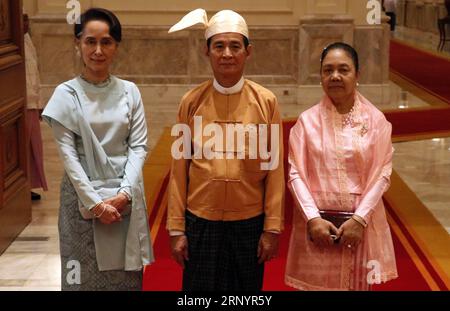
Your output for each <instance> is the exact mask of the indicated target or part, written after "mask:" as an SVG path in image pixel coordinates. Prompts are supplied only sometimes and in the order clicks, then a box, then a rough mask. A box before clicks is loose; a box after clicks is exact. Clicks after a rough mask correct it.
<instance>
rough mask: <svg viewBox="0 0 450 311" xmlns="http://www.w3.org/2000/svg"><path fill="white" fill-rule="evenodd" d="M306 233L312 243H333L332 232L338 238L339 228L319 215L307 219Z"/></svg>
mask: <svg viewBox="0 0 450 311" xmlns="http://www.w3.org/2000/svg"><path fill="white" fill-rule="evenodd" d="M307 226H308V233H309V236H310V238H311V239H312V241H313V243H314V244H315V245H317V246H319V247H325V246H330V245H333V243H334V239H333V238H332V237H331V235H332V234H334V235H336V236H337V238H339V236H340V235H339V230H338V228H336V227H335V226H334V225H333V224H332V223H331V222H329V221H327V220H325V219H322V218H320V217H317V218H313V219H311V220H310V221H308V224H307Z"/></svg>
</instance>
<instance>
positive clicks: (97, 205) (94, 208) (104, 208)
mask: <svg viewBox="0 0 450 311" xmlns="http://www.w3.org/2000/svg"><path fill="white" fill-rule="evenodd" d="M102 204H103V201H101V202H99V203H97V204H95V206H94V207H93V208H92V212H93V213H94V216H95V218H100V217H101V216H102V215H103V213H104V212H105V210H106V206H104V205H103V210H102V212H101V213H100V215H98V216H97V214H96V213H95V210H96V209H97V207H99V206H100V205H102Z"/></svg>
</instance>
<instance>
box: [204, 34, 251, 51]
mask: <svg viewBox="0 0 450 311" xmlns="http://www.w3.org/2000/svg"><path fill="white" fill-rule="evenodd" d="M242 38H243V40H244V47H245V49H246V50H247V47H248V46H249V45H250V40H248V38H247V37H246V36H244V35H242ZM211 41H212V37H210V38H208V40H206V46H207V47H208V51H209V48H210V47H211Z"/></svg>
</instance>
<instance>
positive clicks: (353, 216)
mask: <svg viewBox="0 0 450 311" xmlns="http://www.w3.org/2000/svg"><path fill="white" fill-rule="evenodd" d="M352 219H353V220H354V221H356V222H357V223H359V224H360V225H361V226H363V227H364V228H365V227H367V223H366V221H365V220H364V218H362V217H359V216H356V215H352Z"/></svg>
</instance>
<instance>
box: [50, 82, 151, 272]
mask: <svg viewBox="0 0 450 311" xmlns="http://www.w3.org/2000/svg"><path fill="white" fill-rule="evenodd" d="M42 115H43V117H44V120H46V121H47V122H48V123H49V125H50V126H51V127H52V129H53V134H54V137H55V140H56V142H57V146H58V149H59V152H60V156H61V158H62V159H63V162H64V168H65V170H66V173H67V175H68V176H69V178H70V180H71V182H72V184H73V186H74V188H75V191H76V192H77V195H78V198H79V201H80V203H81V205H83V206H84V207H85V208H87V209H91V208H92V207H94V206H95V205H96V204H97V203H99V202H101V201H102V199H105V198H102V196H101V193H102V188H108V187H111V183H112V182H113V181H115V182H117V180H118V179H119V182H120V185H119V187H118V189H117V191H126V192H127V193H128V194H130V196H131V197H132V212H131V214H130V215H128V216H124V217H123V221H122V222H120V223H114V224H111V225H105V224H102V223H101V222H100V221H98V220H96V219H94V220H93V226H94V240H95V248H96V255H97V261H98V265H99V269H100V271H104V270H117V269H124V270H139V269H141V268H142V266H143V265H146V264H150V263H151V262H153V260H154V259H153V252H152V248H151V244H150V243H151V242H150V233H149V228H148V221H147V210H146V206H145V198H144V188H143V178H142V168H143V165H144V161H145V158H146V155H147V124H146V120H145V113H144V106H143V103H142V99H141V95H140V92H139V89H138V88H137V86H136V85H135V84H134V83H132V82H129V81H125V80H121V79H118V78H117V77H114V76H112V77H111V82H110V83H109V84H108V85H106V86H104V87H98V86H94V85H91V84H89V83H87V82H85V81H84V80H82V79H81V78H79V77H77V78H75V79H73V80H70V81H67V82H65V83H62V84H61V85H59V86H58V87H57V88H56V89H55V92H54V94H53V96H52V97H51V99H50V101H49V102H48V104H47V106H46V108H45V110H44V112H43V114H42Z"/></svg>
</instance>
